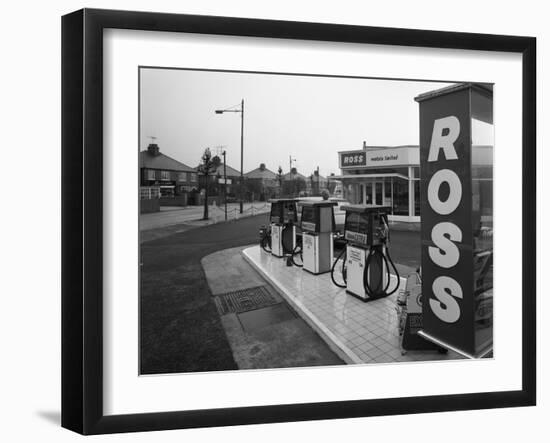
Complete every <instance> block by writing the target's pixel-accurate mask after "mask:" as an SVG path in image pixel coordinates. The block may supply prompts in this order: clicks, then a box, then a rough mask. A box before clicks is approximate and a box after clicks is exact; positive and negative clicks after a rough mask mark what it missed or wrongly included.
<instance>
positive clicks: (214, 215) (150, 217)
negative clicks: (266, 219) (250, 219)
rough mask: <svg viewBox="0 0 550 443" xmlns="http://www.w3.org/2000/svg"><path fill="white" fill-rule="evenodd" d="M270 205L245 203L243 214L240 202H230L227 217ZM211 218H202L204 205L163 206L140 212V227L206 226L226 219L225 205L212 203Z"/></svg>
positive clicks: (253, 212) (256, 211) (252, 212)
mask: <svg viewBox="0 0 550 443" xmlns="http://www.w3.org/2000/svg"><path fill="white" fill-rule="evenodd" d="M269 208H270V205H269V204H268V203H266V202H254V203H244V205H243V214H240V213H239V204H238V203H230V204H228V205H227V219H228V220H238V219H240V218H243V217H247V216H254V215H258V214H262V213H265V212H268V211H269ZM208 212H209V220H201V219H202V217H203V213H204V206H183V207H179V208H178V207H174V206H170V207H167V208H164V207H161V211H160V212H151V213H148V214H140V217H139V229H140V231H148V230H151V229H158V228H165V227H167V226H174V225H182V224H187V225H192V226H206V225H209V224H214V223H219V222H223V221H225V208H224V206H217V205H210V206H209V207H208Z"/></svg>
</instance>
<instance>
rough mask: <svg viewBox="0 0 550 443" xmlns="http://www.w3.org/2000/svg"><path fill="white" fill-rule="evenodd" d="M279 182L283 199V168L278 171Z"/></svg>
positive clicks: (280, 194)
mask: <svg viewBox="0 0 550 443" xmlns="http://www.w3.org/2000/svg"><path fill="white" fill-rule="evenodd" d="M277 181H278V182H279V197H281V196H282V193H283V168H281V166H279V169H277Z"/></svg>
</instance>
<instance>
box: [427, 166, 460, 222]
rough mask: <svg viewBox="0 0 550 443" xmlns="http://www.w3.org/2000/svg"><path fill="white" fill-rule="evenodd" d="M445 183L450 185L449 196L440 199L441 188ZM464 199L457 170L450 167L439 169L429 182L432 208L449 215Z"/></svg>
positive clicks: (429, 199) (429, 198) (429, 197)
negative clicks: (445, 198) (443, 199)
mask: <svg viewBox="0 0 550 443" xmlns="http://www.w3.org/2000/svg"><path fill="white" fill-rule="evenodd" d="M443 183H447V184H448V185H449V196H448V197H447V200H445V201H442V200H440V199H439V188H440V187H441V185H442V184H443ZM461 199H462V183H461V182H460V178H459V177H458V175H457V174H456V172H454V171H451V170H450V169H440V170H439V171H437V172H436V173H435V174H434V175H433V176H432V178H431V179H430V183H429V184H428V202H429V203H430V206H431V207H432V209H433V210H434V211H435V212H437V213H438V214H440V215H449V214H450V213H452V212H453V211H454V210H455V209H456V208H457V207H458V205H459V204H460V200H461Z"/></svg>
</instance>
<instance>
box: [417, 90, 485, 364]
mask: <svg viewBox="0 0 550 443" xmlns="http://www.w3.org/2000/svg"><path fill="white" fill-rule="evenodd" d="M471 93H472V85H456V86H454V87H450V88H445V89H443V90H439V91H433V92H432V93H427V94H423V95H421V96H419V97H417V98H416V99H415V100H416V101H418V102H419V104H420V173H421V186H420V201H421V204H420V213H421V221H422V223H421V225H422V227H421V242H422V253H421V260H422V293H423V300H424V301H423V304H422V314H423V331H422V335H424V336H425V337H426V338H429V339H432V340H433V341H436V342H439V343H441V344H443V345H444V346H447V347H450V348H454V349H457V350H459V351H461V352H463V353H465V354H467V355H471V356H476V355H477V354H478V353H479V346H477V345H476V325H475V322H476V318H475V317H476V313H475V311H476V309H477V305H476V303H477V300H476V291H475V281H474V271H475V269H474V232H473V230H474V226H473V225H474V224H473V223H472V220H473V216H474V215H475V214H474V212H475V207H474V206H473V205H474V203H475V202H474V201H473V199H472V194H473V192H472V190H473V187H472V141H471V140H472V117H471V112H472V111H471Z"/></svg>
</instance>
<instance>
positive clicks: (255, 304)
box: [214, 286, 279, 315]
mask: <svg viewBox="0 0 550 443" xmlns="http://www.w3.org/2000/svg"><path fill="white" fill-rule="evenodd" d="M214 302H215V303H216V308H217V309H218V313H219V314H220V315H225V314H230V313H235V314H238V313H240V312H246V311H253V310H254V309H260V308H265V307H266V306H272V305H275V304H277V303H279V300H277V299H276V298H275V297H274V296H273V295H272V294H271V293H270V292H269V291H268V289H267V288H266V287H265V286H256V287H254V288H247V289H239V290H238V291H233V292H227V293H225V294H221V295H218V296H217V297H214Z"/></svg>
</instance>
